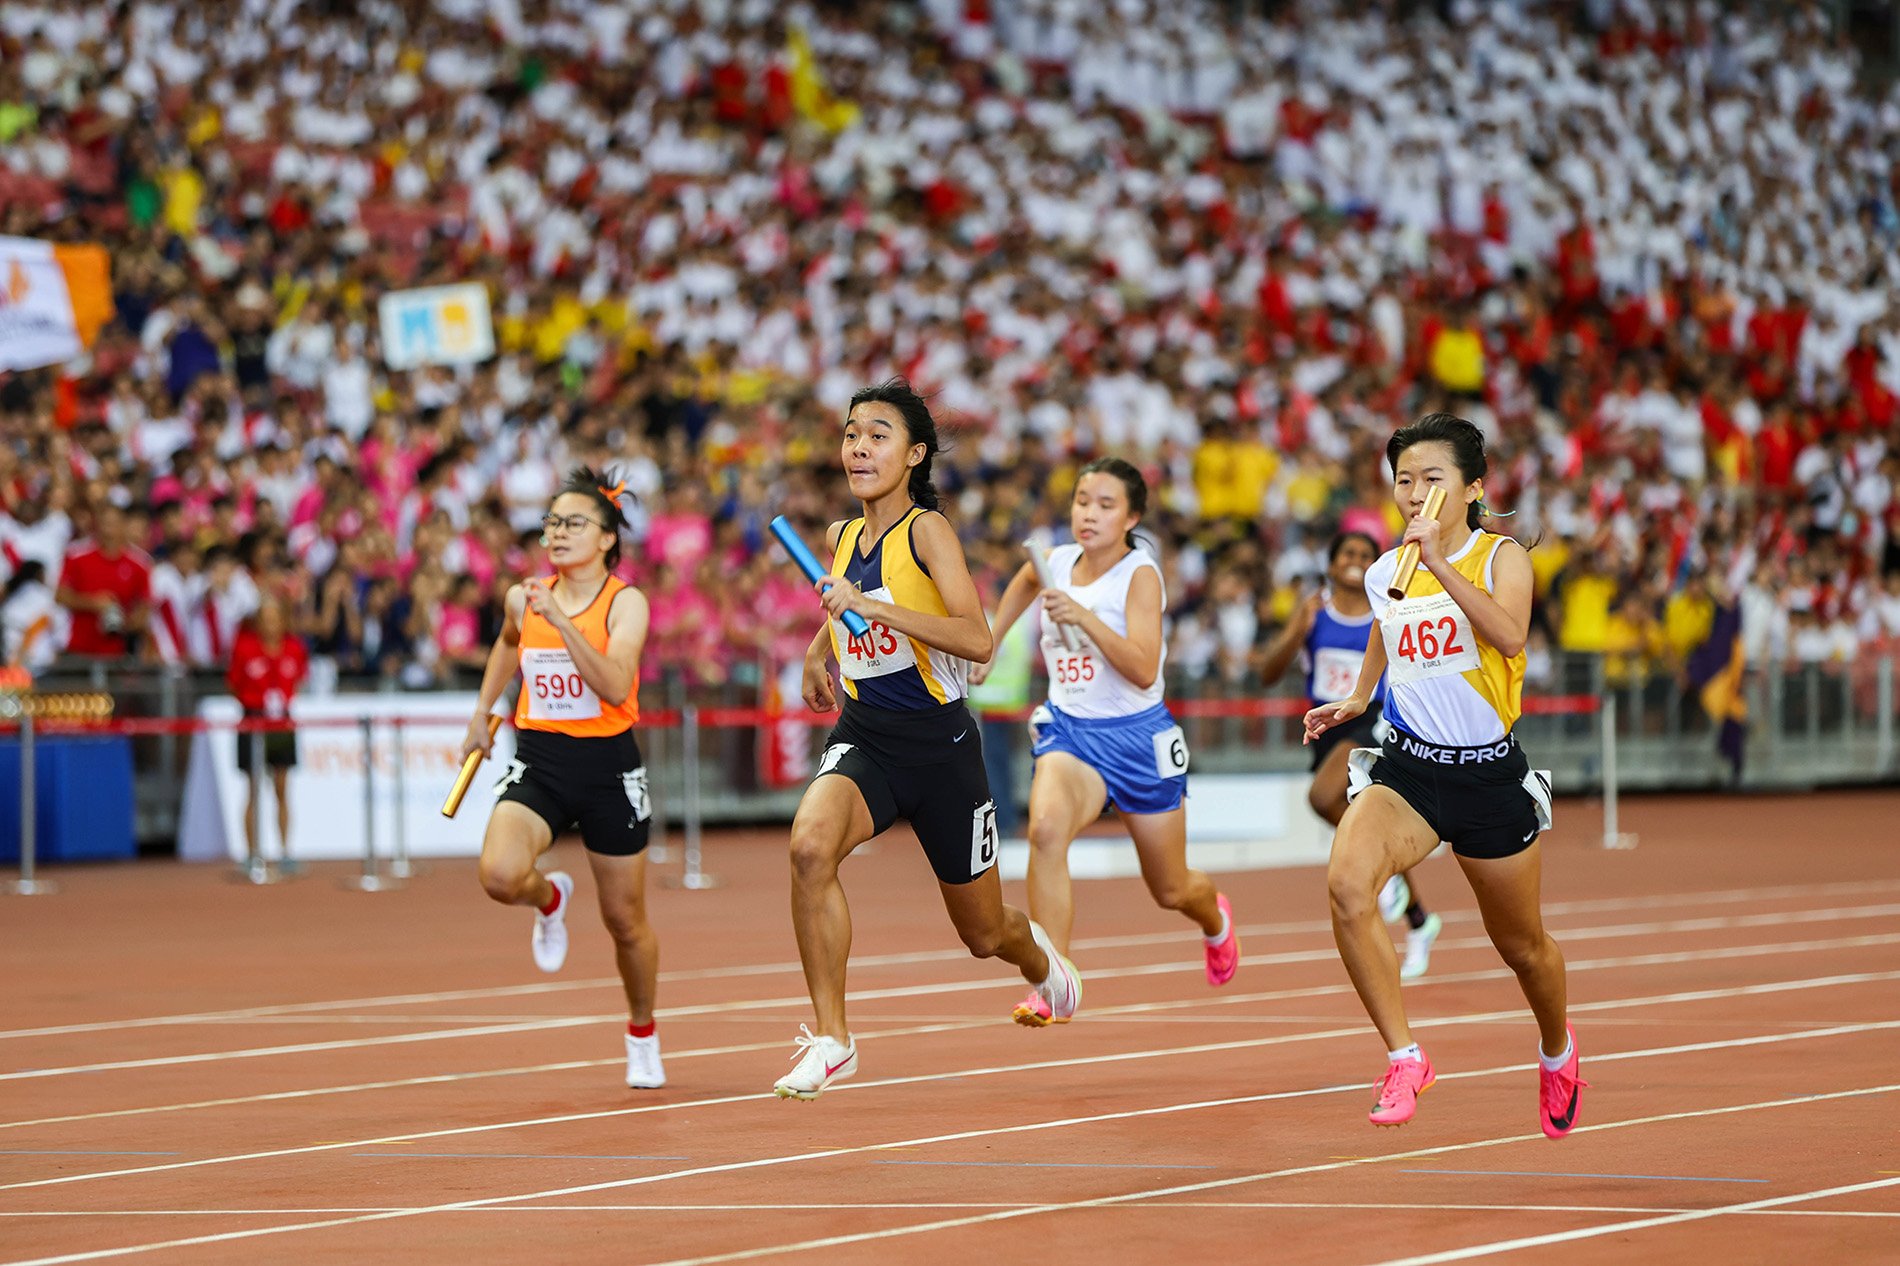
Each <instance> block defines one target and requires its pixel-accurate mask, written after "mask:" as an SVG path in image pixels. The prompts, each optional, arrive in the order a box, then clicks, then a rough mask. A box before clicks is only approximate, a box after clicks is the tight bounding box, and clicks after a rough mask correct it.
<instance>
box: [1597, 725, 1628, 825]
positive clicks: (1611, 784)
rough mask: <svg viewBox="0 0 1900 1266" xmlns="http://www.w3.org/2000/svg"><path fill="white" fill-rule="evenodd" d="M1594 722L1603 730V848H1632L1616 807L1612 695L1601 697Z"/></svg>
mask: <svg viewBox="0 0 1900 1266" xmlns="http://www.w3.org/2000/svg"><path fill="white" fill-rule="evenodd" d="M1597 718H1598V724H1599V725H1601V727H1602V730H1603V847H1605V848H1635V847H1636V837H1635V836H1634V835H1628V834H1625V833H1624V832H1623V830H1622V820H1621V814H1620V812H1619V809H1620V806H1619V805H1618V803H1617V798H1618V794H1617V793H1618V791H1619V788H1618V785H1617V776H1616V695H1615V694H1614V693H1611V694H1606V695H1604V696H1603V703H1602V706H1601V707H1600V708H1599V709H1598V712H1597Z"/></svg>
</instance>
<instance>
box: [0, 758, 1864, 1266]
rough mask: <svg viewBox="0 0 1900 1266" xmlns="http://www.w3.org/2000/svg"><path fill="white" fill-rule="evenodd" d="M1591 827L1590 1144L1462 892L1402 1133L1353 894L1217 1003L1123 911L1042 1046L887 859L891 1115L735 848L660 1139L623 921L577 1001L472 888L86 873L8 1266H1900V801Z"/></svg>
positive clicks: (1636, 810)
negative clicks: (633, 1027)
mask: <svg viewBox="0 0 1900 1266" xmlns="http://www.w3.org/2000/svg"><path fill="white" fill-rule="evenodd" d="M1558 820H1559V829H1558V831H1556V832H1555V833H1553V834H1552V835H1551V836H1549V837H1547V840H1546V843H1545V849H1546V859H1547V867H1546V874H1547V879H1546V897H1547V901H1548V906H1547V910H1548V914H1549V921H1550V923H1551V926H1552V928H1553V930H1554V931H1555V933H1556V935H1557V936H1558V939H1559V941H1560V943H1561V944H1562V946H1563V948H1564V952H1565V954H1566V956H1567V957H1568V959H1569V962H1570V966H1571V972H1572V975H1571V997H1572V1003H1573V1007H1574V1018H1575V1023H1576V1026H1577V1030H1578V1033H1579V1037H1580V1041H1581V1043H1582V1047H1583V1056H1584V1069H1585V1075H1586V1076H1587V1077H1588V1078H1589V1079H1590V1081H1591V1082H1592V1083H1593V1086H1592V1089H1591V1090H1590V1091H1589V1092H1587V1093H1586V1096H1585V1098H1584V1101H1583V1108H1582V1116H1581V1120H1582V1125H1581V1126H1580V1127H1579V1128H1578V1130H1577V1131H1576V1132H1575V1133H1574V1134H1573V1135H1572V1136H1571V1137H1570V1138H1569V1139H1567V1140H1565V1141H1563V1142H1561V1143H1551V1142H1549V1141H1547V1140H1545V1139H1544V1138H1543V1137H1542V1135H1541V1134H1539V1133H1538V1127H1537V1120H1536V1099H1535V1087H1536V1079H1535V1074H1534V1073H1533V1072H1532V1071H1531V1052H1532V1050H1533V1046H1534V1042H1535V1031H1534V1029H1533V1027H1532V1025H1531V1023H1530V1021H1529V1018H1528V1016H1527V1015H1526V1014H1525V1013H1524V1009H1523V1004H1522V1000H1521V998H1520V996H1519V994H1518V993H1517V990H1516V987H1515V984H1514V982H1513V981H1512V980H1511V979H1510V978H1509V976H1508V974H1507V973H1506V972H1505V971H1504V970H1503V969H1502V968H1501V966H1500V964H1499V963H1498V960H1497V957H1496V955H1495V953H1494V952H1493V951H1492V950H1491V949H1490V948H1489V945H1488V943H1487V942H1485V940H1484V938H1483V935H1482V931H1481V929H1480V928H1479V927H1478V925H1477V922H1476V919H1475V915H1474V913H1473V909H1472V901H1471V897H1470V894H1469V891H1468V890H1467V889H1466V888H1465V886H1464V883H1463V880H1462V878H1461V876H1460V875H1459V874H1458V872H1457V868H1456V867H1455V866H1454V865H1453V864H1452V863H1450V862H1449V861H1446V860H1443V859H1435V860H1433V861H1431V862H1428V863H1427V864H1426V865H1425V866H1424V867H1422V868H1421V870H1420V871H1419V872H1418V875H1417V878H1418V880H1419V886H1420V888H1421V891H1422V892H1423V894H1424V896H1425V898H1426V900H1427V901H1428V903H1430V904H1431V905H1432V906H1433V907H1434V908H1436V909H1438V910H1440V911H1441V912H1442V913H1443V914H1444V915H1445V918H1446V924H1447V926H1446V931H1445V934H1444V938H1443V939H1442V940H1441V941H1440V943H1439V947H1438V951H1437V953H1436V955H1435V956H1434V958H1433V962H1432V970H1431V973H1430V974H1429V975H1428V976H1427V977H1426V978H1425V979H1424V980H1422V981H1420V982H1417V983H1416V984H1414V985H1410V986H1408V988H1407V996H1408V999H1409V1004H1410V1006H1411V1009H1412V1012H1413V1016H1414V1020H1415V1024H1416V1027H1417V1029H1418V1032H1419V1035H1420V1037H1421V1039H1422V1040H1423V1041H1424V1042H1425V1043H1426V1045H1427V1047H1428V1049H1429V1050H1430V1052H1431V1054H1432V1057H1433V1059H1434V1061H1435V1063H1436V1064H1437V1066H1438V1069H1439V1075H1440V1082H1439V1085H1438V1086H1437V1087H1435V1088H1434V1089H1433V1090H1432V1092H1431V1093H1430V1094H1428V1095H1427V1096H1426V1097H1425V1099H1424V1100H1423V1102H1422V1104H1421V1107H1420V1113H1419V1116H1418V1118H1417V1120H1415V1121H1414V1122H1413V1123H1412V1124H1411V1125H1410V1126H1408V1127H1406V1128H1405V1129H1403V1130H1396V1131H1384V1130H1375V1129H1373V1128H1372V1127H1370V1126H1369V1125H1367V1124H1366V1122H1365V1112H1366V1109H1367V1108H1368V1107H1369V1106H1370V1101H1371V1098H1372V1091H1371V1088H1370V1087H1371V1083H1372V1081H1373V1079H1374V1077H1375V1076H1377V1074H1378V1073H1379V1072H1380V1071H1381V1070H1382V1066H1383V1053H1382V1051H1381V1050H1380V1043H1379V1041H1378V1038H1377V1037H1376V1035H1374V1034H1373V1032H1372V1031H1371V1029H1370V1026H1369V1025H1368V1024H1367V1023H1366V1021H1365V1018H1364V1015H1363V1013H1362V1012H1361V1011H1360V1009H1359V1006H1358V1004H1357V1002H1356V1000H1355V999H1354V998H1353V996H1352V994H1351V991H1350V988H1349V986H1348V985H1347V983H1346V979H1345V973H1344V971H1343V970H1342V969H1341V967H1340V966H1339V963H1338V959H1337V958H1336V957H1335V955H1334V953H1333V950H1332V942H1331V936H1330V933H1329V931H1328V930H1327V925H1326V922H1325V897H1324V890H1323V885H1322V881H1321V877H1320V875H1319V874H1318V872H1316V871H1315V870H1312V869H1295V870H1278V871H1265V872H1253V873H1247V874H1240V875H1229V876H1223V877H1221V883H1222V886H1223V888H1224V889H1225V890H1226V891H1227V892H1228V893H1229V894H1230V895H1231V897H1232V898H1233V902H1234V906H1235V910H1236V916H1237V919H1238V921H1239V924H1240V926H1241V932H1242V937H1243V949H1244V962H1243V965H1242V968H1241V972H1240V975H1239V977H1238V978H1237V979H1236V980H1235V982H1234V983H1233V984H1232V985H1230V986H1229V987H1227V988H1226V989H1222V990H1210V989H1208V988H1207V986H1206V983H1205V981H1204V979H1203V977H1202V972H1201V966H1200V961H1199V960H1200V952H1199V943H1198V940H1197V938H1196V936H1195V933H1194V931H1193V929H1192V928H1191V927H1189V926H1188V925H1187V924H1186V923H1185V922H1183V921H1181V920H1180V919H1179V918H1178V917H1177V916H1173V915H1169V914H1167V913H1165V912H1162V911H1158V910H1156V909H1154V908H1153V906H1152V905H1151V904H1150V903H1149V902H1148V900H1147V898H1146V895H1145V893H1144V891H1143V890H1142V889H1141V887H1140V885H1139V883H1138V882H1137V881H1132V880H1130V881H1120V880H1117V881H1098V882H1089V883H1082V884H1080V885H1078V916H1079V917H1078V920H1077V928H1076V936H1077V938H1078V944H1077V959H1078V962H1079V964H1080V966H1081V968H1082V970H1083V972H1084V974H1085V977H1086V979H1087V992H1086V1004H1087V1005H1086V1007H1085V1010H1084V1014H1083V1016H1082V1017H1081V1018H1080V1019H1078V1020H1077V1022H1076V1023H1074V1024H1071V1025H1068V1026H1066V1027H1063V1028H1055V1029H1048V1030H1039V1031H1031V1030H1025V1029H1020V1028H1017V1027H1016V1026H1014V1025H1012V1024H1011V1023H1010V1022H1009V1020H1008V1013H1009V1009H1010V1007H1011V1005H1012V1004H1013V1003H1014V1002H1015V1001H1016V1000H1017V998H1018V997H1019V996H1020V990H1021V988H1022V986H1021V985H1020V983H1018V982H1016V981H1014V980H1013V979H1012V977H1011V975H1010V973H1009V971H1008V969H999V968H997V967H996V965H994V964H990V965H985V964H981V963H975V962H972V961H971V960H969V959H968V958H967V956H965V955H964V954H963V953H962V952H961V950H960V948H959V947H958V946H957V944H956V941H955V938H954V935H953V933H952V932H951V930H950V927H949V925H948V922H947V920H946V919H945V918H944V917H943V915H942V914H941V912H940V911H939V910H938V909H937V908H936V898H935V890H934V887H933V885H932V883H931V881H930V878H929V872H928V868H927V867H926V865H925V863H924V861H923V858H922V857H921V855H919V853H918V852H917V850H916V848H915V845H914V843H913V842H912V841H911V839H910V837H909V836H908V835H907V834H902V833H899V834H897V835H894V836H893V837H891V838H887V839H885V840H881V841H878V842H877V843H875V844H874V845H872V846H870V847H869V848H867V849H866V850H863V851H862V852H861V854H860V856H858V857H856V858H854V859H853V860H852V861H851V862H850V863H849V864H848V866H847V868H846V872H845V882H846V889H847V891H848V893H849V894H850V896H851V899H852V902H853V906H852V909H853V913H854V916H855V917H856V920H857V941H856V947H855V949H856V957H855V959H854V961H853V969H852V978H851V984H852V988H853V991H854V995H855V996H854V1001H853V1004H852V1016H853V1027H854V1029H855V1030H856V1032H857V1035H858V1037H859V1040H860V1043H861V1056H860V1057H861V1061H862V1068H861V1071H860V1073H859V1075H858V1077H857V1079H856V1080H855V1081H852V1082H848V1083H845V1084H844V1086H842V1087H841V1088H839V1089H838V1090H836V1091H834V1092H831V1093H829V1094H827V1095H826V1096H825V1097H824V1098H823V1099H821V1100H819V1101H817V1102H815V1103H809V1104H806V1103H798V1102H780V1101H778V1100H777V1099H774V1098H773V1097H772V1096H771V1095H770V1087H771V1083H772V1081H773V1080H774V1079H775V1078H776V1077H777V1076H778V1075H779V1073H780V1072H781V1071H782V1070H783V1069H784V1068H786V1067H787V1061H788V1060H789V1058H790V1057H791V1055H792V1054H793V1047H792V1043H791V1038H792V1037H793V1036H794V1035H795V1033H796V1031H797V1026H798V1024H799V1023H800V1022H801V1021H803V1020H806V1019H808V1012H807V1009H806V1003H805V999H804V994H803V983H802V979H801V977H800V975H799V971H798V966H797V955H796V952H795V950H794V947H793V943H792V936H791V929H790V924H789V918H788V915H787V911H786V879H785V862H784V856H783V838H782V834H780V833H773V832H757V833H752V834H748V835H730V836H717V837H714V838H713V839H712V840H711V841H710V843H709V848H708V858H709V866H710V869H712V870H713V871H714V872H715V873H716V874H718V875H720V876H721V877H722V878H723V879H724V880H725V886H724V887H722V888H719V889H717V890H715V891H711V892H699V893H688V892H681V891H676V890H669V889H665V888H660V887H658V886H657V885H656V887H655V889H654V892H653V896H652V907H653V912H654V917H655V920H656V923H657V925H658V927H659V931H660V935H661V938H662V945H663V954H664V960H665V961H664V967H665V969H666V974H665V976H664V977H663V982H662V998H661V1001H662V1007H663V1010H662V1013H661V1023H660V1032H661V1035H662V1038H663V1040H664V1044H665V1048H666V1052H667V1070H668V1074H669V1076H670V1078H671V1081H670V1084H669V1085H668V1086H667V1087H666V1088H665V1089H664V1090H662V1091H658V1092H647V1093H639V1092H633V1091H629V1090H626V1089H625V1088H624V1087H623V1086H622V1085H621V1083H620V1039H619V1033H620V1031H621V1021H622V1019H623V1018H624V1017H623V1015H622V1013H621V1011H620V996H619V991H618V987H617V983H616V982H615V981H614V980H613V979H612V971H611V959H610V956H609V948H608V942H607V939H606V935H605V933H604V932H603V931H602V930H601V929H600V927H599V925H598V922H597V921H593V920H590V919H589V918H588V917H584V916H582V915H580V914H579V911H578V908H577V918H576V919H575V920H574V921H573V922H572V923H571V925H570V926H571V927H572V928H573V932H574V948H573V952H572V955H571V957H570V959H569V963H568V968H567V970H566V972H565V973H563V974H562V975H561V976H558V977H544V976H541V975H540V974H538V973H537V972H535V971H534V969H533V967H532V965H531V963H530V962H529V958H528V953H527V943H526V942H527V935H528V920H527V918H526V916H525V914H523V912H520V911H512V910H504V909H502V908H500V907H496V906H492V905H491V904H489V903H488V902H487V901H486V900H485V899H484V898H483V897H482V896H481V893H480V891H479V889H478V887H477V885H476V883H475V878H474V867H473V865H472V863H467V862H458V863H444V864H436V865H434V866H432V868H431V869H430V870H429V872H428V873H427V874H426V875H424V876H422V877H421V878H419V879H418V880H416V881H414V882H412V883H411V884H410V885H409V886H408V887H407V888H405V889H403V890H401V891H398V892H392V893H383V894H377V895H367V894H363V893H359V892H352V891H346V890H344V889H342V888H341V887H340V886H339V885H338V884H337V883H336V882H335V880H336V878H338V877H340V876H341V875H342V874H343V873H344V871H345V868H344V867H343V866H341V865H338V866H337V867H335V868H333V869H326V868H322V867H318V868H314V870H315V873H313V874H312V875H310V876H309V877H307V878H305V879H304V880H302V881H301V882H298V883H294V884H286V885H283V886H279V887H275V888H263V889H253V888H250V887H248V886H244V885H239V884H234V883H231V882H228V881H227V880H226V879H225V877H224V875H223V873H222V872H221V871H219V870H214V869H210V868H192V867H185V866H179V865H170V864H141V865H137V866H128V867H119V868H102V869H90V870H74V871H67V872H65V873H63V874H62V875H61V877H60V878H61V881H62V885H63V886H62V891H61V892H60V893H59V894H57V895H55V896H52V897H47V898H35V899H31V900H26V899H11V900H8V901H6V903H5V904H4V905H0V953H4V962H5V963H6V971H5V972H4V973H3V974H0V1262H26V1261H42V1262H50V1261H62V1262H63V1261H88V1260H143V1261H151V1262H194V1263H195V1262H246V1263H249V1262H256V1261H295V1262H331V1261H335V1262H343V1261H349V1262H359V1261H364V1260H404V1261H431V1262H434V1261H456V1262H470V1261H480V1262H514V1261H520V1262H536V1263H542V1262H548V1261H562V1262H565V1261H595V1260H599V1261H609V1260H610V1261H614V1262H652V1263H659V1262H689V1261H690V1262H723V1261H752V1260H764V1259H781V1260H790V1261H812V1262H818V1261H822V1262H825V1263H828V1264H831V1263H851V1264H855V1263H871V1262H893V1261H898V1262H949V1261H955V1262H967V1261H972V1260H981V1259H984V1258H988V1259H989V1260H997V1261H1013V1260H1018V1259H1022V1258H1027V1257H1032V1256H1033V1257H1035V1258H1037V1259H1039V1260H1040V1261H1041V1262H1043V1263H1045V1264H1046V1266H1069V1264H1070V1263H1096V1262H1118V1263H1119V1262H1166V1263H1176V1262H1179V1261H1182V1260H1183V1259H1184V1258H1190V1257H1191V1258H1192V1259H1193V1260H1196V1261H1208V1262H1215V1261H1219V1262H1229V1263H1244V1262H1259V1261H1274V1262H1300V1263H1304V1262H1312V1263H1328V1264H1331V1263H1355V1264H1356V1263H1373V1262H1416V1263H1424V1262H1437V1261H1462V1260H1472V1259H1477V1258H1483V1257H1492V1256H1498V1255H1504V1256H1512V1255H1515V1256H1516V1257H1518V1258H1519V1259H1521V1260H1532V1261H1537V1262H1548V1261H1556V1262H1628V1261H1632V1260H1643V1261H1654V1260H1662V1259H1665V1258H1667V1257H1670V1256H1674V1257H1676V1258H1678V1259H1679V1260H1684V1261H1700V1260H1720V1261H1723V1262H1725V1263H1742V1262H1785V1261H1796V1260H1815V1259H1817V1258H1821V1257H1825V1259H1826V1260H1829V1261H1832V1262H1853V1261H1866V1262H1873V1261H1880V1260H1892V1259H1893V1256H1894V1246H1895V1245H1896V1244H1900V1145H1896V1132H1895V1130H1894V1128H1893V1125H1892V1121H1893V1118H1894V1113H1895V1110H1896V1107H1900V1073H1896V1071H1895V1069H1896V1064H1895V1061H1894V1059H1893V1058H1892V1051H1893V1049H1894V1044H1895V1041H1896V1036H1897V1035H1896V1030H1900V1011H1897V1010H1896V1008H1895V1006H1894V999H1895V998H1896V997H1897V996H1900V853H1896V851H1895V849H1894V847H1893V840H1894V826H1893V824H1894V822H1895V821H1896V820H1900V794H1896V793H1893V792H1866V793H1855V794H1837V795H1827V796H1803V797H1786V798H1760V797H1755V798H1721V799H1717V798H1708V799H1696V798H1678V799H1643V800H1637V801H1634V802H1632V803H1629V804H1626V806H1625V825H1626V827H1627V828H1629V829H1633V830H1635V831H1637V832H1638V833H1639V834H1640V836H1641V845H1640V847H1639V848H1637V849H1636V850H1634V851H1630V852H1604V851H1601V850H1599V849H1597V848H1595V847H1593V846H1592V844H1591V843H1590V841H1593V840H1594V839H1596V838H1597V836H1598V834H1599V833H1600V824H1599V823H1598V822H1597V820H1596V813H1595V810H1594V808H1593V807H1592V806H1590V805H1587V804H1582V803H1577V802H1569V803H1565V804H1562V805H1560V806H1559V819H1558ZM471 829H473V828H471ZM559 851H560V853H561V854H562V864H564V865H566V866H567V867H568V868H569V869H570V870H574V871H576V872H577V873H579V874H583V875H584V873H585V869H586V868H585V865H584V863H582V862H581V859H580V858H579V856H578V855H577V853H575V852H573V851H571V846H569V845H563V846H562V847H561V849H560V850H559ZM584 884H585V880H583V885H584ZM1011 887H1012V889H1014V890H1015V891H1016V892H1017V894H1018V895H1020V888H1019V886H1016V885H1011Z"/></svg>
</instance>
